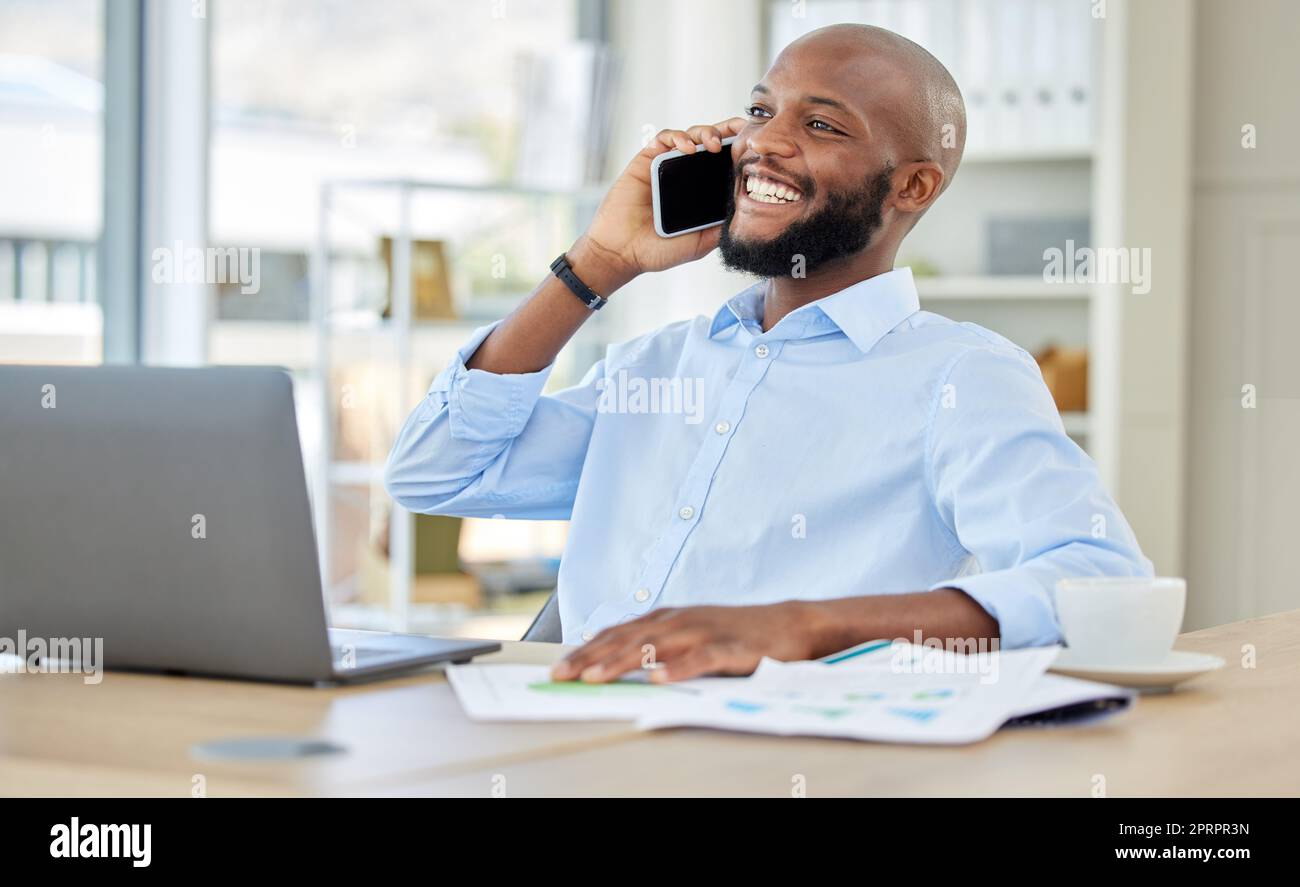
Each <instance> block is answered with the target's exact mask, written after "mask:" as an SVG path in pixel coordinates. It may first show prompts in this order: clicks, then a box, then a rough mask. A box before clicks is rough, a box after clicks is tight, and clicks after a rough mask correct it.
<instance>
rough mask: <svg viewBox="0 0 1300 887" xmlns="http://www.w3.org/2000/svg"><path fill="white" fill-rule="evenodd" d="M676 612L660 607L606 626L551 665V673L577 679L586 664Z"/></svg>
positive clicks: (564, 677)
mask: <svg viewBox="0 0 1300 887" xmlns="http://www.w3.org/2000/svg"><path fill="white" fill-rule="evenodd" d="M677 613H678V608H676V607H660V608H659V609H658V610H651V611H650V612H649V613H646V614H645V615H644V616H638V617H637V618H636V619H632V620H630V621H628V622H623V623H620V624H618V625H611V626H610V627H609V628H606V629H603V630H602V631H600V632H598V633H597V634H596V636H595V637H593V638H592V639H591V640H590V641H587V643H585V644H583V645H582V646H581V647H579V648H578V649H576V650H574V651H573V652H572V653H570V654H569V655H568V656H565V657H564V658H563V659H561V660H560V661H559V662H557V663H555V665H553V666H552V667H551V677H552V678H553V679H554V680H557V681H572V680H576V679H577V677H578V675H580V674H581V673H582V670H583V669H584V668H586V667H587V666H589V665H591V664H592V663H593V662H595V661H596V660H598V659H600V658H602V657H604V656H607V655H609V654H610V653H611V652H612V651H613V650H616V649H619V648H621V647H622V646H623V645H624V644H625V643H629V642H630V641H629V637H630V636H633V635H637V636H645V634H646V632H647V631H649V630H651V629H650V626H651V625H652V624H653V623H657V622H663V621H664V620H666V619H670V618H672V617H673V616H675V615H677Z"/></svg>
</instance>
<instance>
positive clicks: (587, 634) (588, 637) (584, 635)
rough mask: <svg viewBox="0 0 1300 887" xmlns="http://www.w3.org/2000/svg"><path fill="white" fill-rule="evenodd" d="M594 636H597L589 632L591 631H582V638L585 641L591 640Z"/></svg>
mask: <svg viewBox="0 0 1300 887" xmlns="http://www.w3.org/2000/svg"><path fill="white" fill-rule="evenodd" d="M594 637H595V635H594V634H592V633H591V632H589V631H584V632H583V633H582V639H583V640H584V641H589V640H591V639H592V638H594Z"/></svg>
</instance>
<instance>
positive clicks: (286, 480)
mask: <svg viewBox="0 0 1300 887" xmlns="http://www.w3.org/2000/svg"><path fill="white" fill-rule="evenodd" d="M19 631H24V632H25V633H26V637H28V638H102V639H103V654H102V657H103V662H102V663H101V665H102V667H104V668H107V669H125V670H137V671H161V672H176V673H183V674H195V675H211V676H221V677H234V678H249V679H255V680H265V681H281V682H291V683H311V684H316V683H339V682H349V681H356V680H363V679H371V678H374V677H377V676H382V675H388V674H390V673H393V672H398V671H402V670H406V669H410V668H414V667H417V666H425V665H430V664H433V663H440V662H457V663H459V662H467V661H469V660H470V659H471V658H472V657H474V656H478V655H481V654H484V653H490V652H493V651H495V650H499V649H500V644H497V643H493V642H486V641H475V640H452V639H442V638H431V637H417V636H411V635H397V634H387V633H383V632H369V631H344V630H338V629H329V628H327V624H326V615H325V601H324V595H323V593H322V585H321V578H320V570H319V566H318V560H317V552H316V539H315V534H314V532H313V528H312V515H311V509H310V505H309V502H308V498H307V485H306V481H305V477H304V474H303V463H302V452H301V449H300V447H299V442H298V427H297V421H296V419H295V417H294V405H293V386H292V382H291V380H290V378H289V376H288V374H287V373H286V372H285V371H283V370H279V369H273V368H263V367H205V368H195V369H182V368H162V367H139V366H114V367H46V366H0V637H8V638H15V637H18V632H19Z"/></svg>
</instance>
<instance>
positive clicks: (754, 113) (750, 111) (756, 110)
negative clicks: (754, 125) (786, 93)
mask: <svg viewBox="0 0 1300 887" xmlns="http://www.w3.org/2000/svg"><path fill="white" fill-rule="evenodd" d="M745 114H747V115H748V116H750V117H760V116H766V117H770V116H772V115H770V114H768V113H767V110H766V109H764V108H760V107H759V106H758V105H750V106H749V107H748V108H746V109H745Z"/></svg>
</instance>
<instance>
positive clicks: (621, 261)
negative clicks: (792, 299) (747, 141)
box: [581, 117, 746, 292]
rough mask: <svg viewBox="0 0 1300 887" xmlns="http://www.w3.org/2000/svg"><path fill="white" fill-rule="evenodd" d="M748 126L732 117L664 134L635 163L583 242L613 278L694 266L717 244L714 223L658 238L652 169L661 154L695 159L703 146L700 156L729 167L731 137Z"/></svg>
mask: <svg viewBox="0 0 1300 887" xmlns="http://www.w3.org/2000/svg"><path fill="white" fill-rule="evenodd" d="M745 124H746V120H745V118H743V117H732V118H730V119H728V120H724V121H722V122H721V123H718V124H715V125H713V126H704V125H701V126H693V127H691V128H690V129H687V130H677V129H665V130H663V131H661V132H660V133H658V134H657V135H656V136H655V137H654V138H653V139H651V140H650V142H649V144H647V145H646V146H645V148H643V149H642V150H641V151H640V152H639V153H638V154H637V155H636V156H635V157H633V158H632V161H631V162H630V163H629V164H628V165H627V167H626V168H625V169H624V170H623V172H622V174H621V175H620V176H619V177H618V179H616V180H615V182H614V184H613V185H612V186H611V187H610V189H609V192H608V193H607V194H606V195H605V198H604V200H602V201H601V204H600V207H599V209H597V210H596V215H595V216H594V217H593V218H592V221H591V224H590V225H589V226H588V228H587V231H586V233H585V234H584V235H583V237H582V238H581V239H582V240H584V241H585V242H586V245H587V246H589V247H590V248H591V250H592V251H593V252H594V253H596V254H598V255H600V256H602V257H603V260H604V261H605V262H607V263H609V265H610V268H609V269H608V270H609V273H610V274H611V275H613V276H616V277H619V278H621V279H622V281H623V282H626V281H627V280H631V279H632V278H633V277H635V276H637V275H638V274H641V273H644V272H647V271H663V270H665V269H668V268H673V267H675V266H677V265H682V264H685V263H686V262H693V261H695V260H696V259H699V258H701V257H703V256H705V255H707V254H708V253H709V252H711V251H712V250H713V249H714V248H715V247H716V246H717V245H718V236H719V234H720V233H721V232H720V229H719V227H718V226H717V224H716V222H715V223H714V224H713V225H712V226H711V227H704V228H700V229H698V230H694V231H689V232H681V236H672V237H661V236H660V235H659V233H658V232H657V231H656V226H655V212H654V193H653V192H654V189H653V187H652V183H651V167H652V165H653V164H654V160H655V158H656V157H659V156H660V155H668V154H672V153H674V152H678V153H675V154H674V156H681V155H685V154H691V155H695V154H697V146H701V150H700V151H699V152H698V153H705V152H707V153H708V154H711V155H714V157H713V158H712V159H713V160H714V161H715V162H718V163H721V160H722V159H723V158H725V160H726V164H727V166H728V168H730V167H731V165H732V160H731V151H730V144H731V142H732V141H733V139H732V137H733V136H735V135H736V134H737V133H738V132H740V130H741V129H742V128H743V127H744V126H745ZM724 140H726V141H727V144H726V145H724V144H723V141H724ZM701 159H706V158H701ZM661 166H662V164H661ZM715 168H716V167H715ZM662 197H663V194H661V198H662ZM717 221H718V222H720V221H721V218H719V219H718V220H717ZM597 291H598V292H599V290H597Z"/></svg>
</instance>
